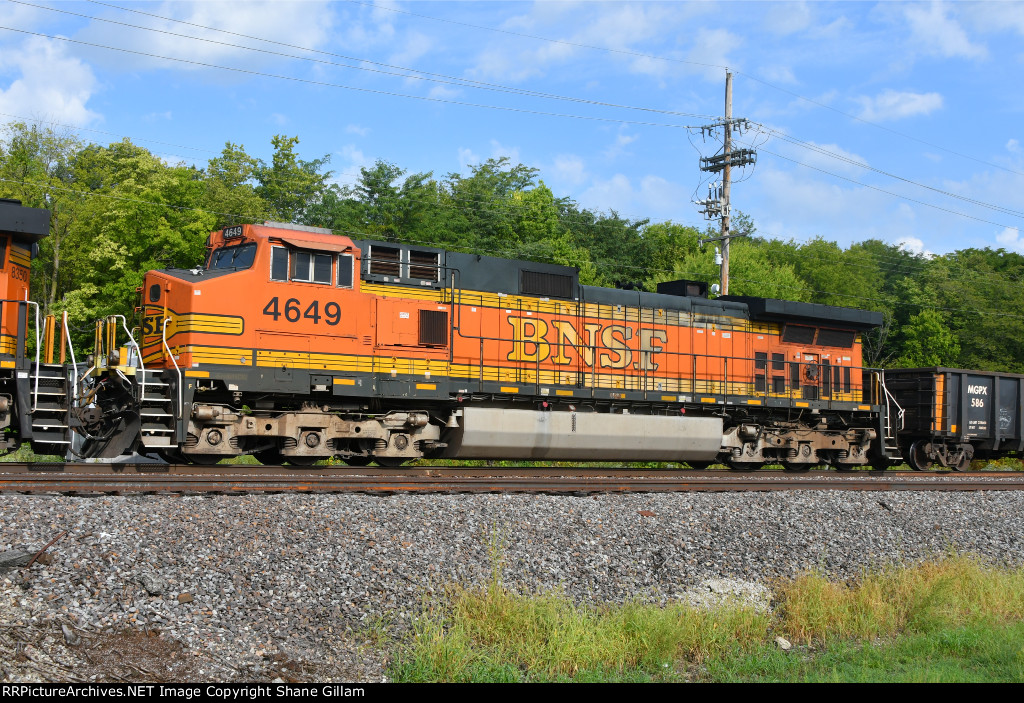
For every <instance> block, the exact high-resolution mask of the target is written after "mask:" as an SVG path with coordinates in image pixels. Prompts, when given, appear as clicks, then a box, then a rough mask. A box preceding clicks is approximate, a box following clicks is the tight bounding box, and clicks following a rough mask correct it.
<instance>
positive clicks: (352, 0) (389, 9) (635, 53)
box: [348, 0, 1024, 176]
mask: <svg viewBox="0 0 1024 703" xmlns="http://www.w3.org/2000/svg"><path fill="white" fill-rule="evenodd" d="M348 2H350V3H352V4H354V5H363V6H365V7H372V8H374V9H377V10H385V11H387V12H393V13H396V14H404V15H409V16H412V17H419V18H421V19H426V20H430V21H432V22H443V23H447V24H454V25H461V26H463V27H468V28H471V29H482V30H485V31H488V32H495V33H497V34H508V35H512V36H517V37H523V38H526V39H534V40H536V41H542V42H548V43H551V44H562V45H565V46H572V47H577V48H581V49H591V50H594V51H603V52H606V53H609V54H622V55H625V56H634V57H637V58H644V59H654V60H656V61H664V62H667V63H678V64H687V65H691V66H701V67H704V68H720V69H722V70H723V71H725V70H732V72H733V73H735V74H736V75H739V76H744V77H745V78H749V79H750V80H752V81H755V82H757V83H760V84H762V85H765V86H767V87H769V88H772V89H774V90H778V91H780V92H782V93H786V94H787V95H790V96H792V97H794V98H797V99H799V100H803V101H805V102H808V103H811V104H812V105H816V106H817V107H822V108H825V109H826V110H831V111H832V112H835V113H836V114H838V115H842V116H843V117H848V118H850V119H851V120H856V121H857V122H862V123H864V124H866V125H870V126H872V127H875V128H876V129H881V130H884V131H886V132H889V133H890V134H894V135H896V136H898V137H903V138H904V139H910V140H911V141H915V142H917V143H919V144H924V145H925V146H930V147H932V148H934V149H939V150H940V151H944V152H946V153H948V154H953V155H954V156H959V157H960V158H963V159H968V160H970V161H975V162H977V163H980V164H984V165H986V166H991V167H993V168H998V169H1000V170H1003V171H1006V172H1008V173H1013V174H1015V175H1018V176H1024V172H1021V171H1017V170H1014V169H1012V168H1008V167H1006V166H1002V165H1000V164H997V163H993V162H991V161H986V160H984V159H979V158H977V157H975V156H971V155H969V154H964V153H961V152H958V151H954V150H953V149H948V148H946V147H944V146H940V145H938V144H934V143H932V142H929V141H925V140H924V139H919V138H918V137H914V136H911V135H909V134H904V133H903V132H900V131H898V130H895V129H891V128H889V127H885V126H883V125H880V124H878V123H877V122H872V121H871V120H868V119H865V118H863V117H858V116H856V115H851V114H850V113H848V112H843V111H842V110H840V109H838V108H835V107H832V106H831V105H826V104H825V103H822V102H820V101H817V100H813V99H811V98H808V97H805V96H803V95H800V94H798V93H794V92H793V91H791V90H787V89H786V88H783V87H781V86H778V85H775V84H774V83H770V82H768V81H766V80H764V79H762V78H758V77H757V76H754V75H753V74H750V73H746V72H745V71H739V70H736V69H732V68H730V67H729V66H724V65H721V64H713V63H702V62H699V61H688V60H685V59H677V58H672V57H668V56H658V55H657V54H648V53H644V52H640V51H631V50H629V49H614V48H611V47H605V46H596V45H593V44H583V43H579V42H571V41H566V40H564V39H551V38H549V37H541V36H538V35H534V34H527V33H525V32H515V31H512V30H508V29H499V28H497V27H488V26H486V25H478V24H471V23H469V22H461V21H458V20H449V19H444V18H440V17H432V16H430V15H424V14H420V13H416V12H410V11H409V10H402V9H399V8H397V7H390V6H387V5H376V4H373V3H367V2H360V0H348Z"/></svg>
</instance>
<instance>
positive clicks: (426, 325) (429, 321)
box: [420, 310, 448, 346]
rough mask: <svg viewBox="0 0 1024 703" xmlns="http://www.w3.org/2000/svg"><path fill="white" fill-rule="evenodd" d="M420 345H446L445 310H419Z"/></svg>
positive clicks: (446, 322)
mask: <svg viewBox="0 0 1024 703" xmlns="http://www.w3.org/2000/svg"><path fill="white" fill-rule="evenodd" d="M420 344H424V345H429V346H444V345H446V344H448V312H447V311H446V310H420Z"/></svg>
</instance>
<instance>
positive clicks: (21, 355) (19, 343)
mask: <svg viewBox="0 0 1024 703" xmlns="http://www.w3.org/2000/svg"><path fill="white" fill-rule="evenodd" d="M49 232H50V211H49V210H43V209H40V208H32V207H25V206H23V205H22V204H21V201H18V200H10V199H0V428H2V429H3V435H2V436H0V452H3V451H7V450H10V449H14V448H16V447H17V446H18V444H19V443H20V441H21V440H22V439H27V438H31V436H32V419H31V415H32V412H33V405H35V404H36V402H35V401H36V397H37V396H38V388H35V393H33V384H32V383H31V381H33V380H34V379H30V376H33V373H32V370H31V367H32V360H30V359H29V358H28V357H27V355H26V349H27V341H28V339H29V333H30V329H33V328H35V326H36V325H37V324H38V323H39V314H38V306H37V305H36V304H35V303H33V302H30V301H29V280H30V277H31V266H32V259H33V258H34V257H35V254H36V251H37V248H38V243H39V241H40V240H42V239H43V238H44V237H46V236H47V235H48V234H49ZM34 376H38V372H37V373H36V374H34ZM59 378H60V375H59V374H58V375H57V379H58V380H59ZM64 410H65V411H66V408H64ZM53 424H54V425H56V421H55V422H54V423H53Z"/></svg>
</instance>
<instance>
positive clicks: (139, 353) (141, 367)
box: [111, 315, 146, 403]
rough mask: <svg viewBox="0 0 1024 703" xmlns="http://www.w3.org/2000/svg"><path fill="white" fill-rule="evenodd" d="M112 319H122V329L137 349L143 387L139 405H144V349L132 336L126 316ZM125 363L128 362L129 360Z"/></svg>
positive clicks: (116, 316) (114, 316) (141, 387)
mask: <svg viewBox="0 0 1024 703" xmlns="http://www.w3.org/2000/svg"><path fill="white" fill-rule="evenodd" d="M111 317H113V318H120V319H121V327H123V328H124V332H125V334H127V335H128V339H129V340H130V341H131V343H132V346H133V347H135V353H136V354H138V356H139V368H140V369H142V385H141V386H140V389H139V403H142V401H143V399H145V397H146V366H145V364H143V363H142V348H141V347H139V344H138V342H136V341H135V337H133V336H132V333H131V330H129V329H128V321H127V320H126V319H125V317H124V315H111ZM111 351H113V350H111ZM125 361H126V362H127V359H126V360H125Z"/></svg>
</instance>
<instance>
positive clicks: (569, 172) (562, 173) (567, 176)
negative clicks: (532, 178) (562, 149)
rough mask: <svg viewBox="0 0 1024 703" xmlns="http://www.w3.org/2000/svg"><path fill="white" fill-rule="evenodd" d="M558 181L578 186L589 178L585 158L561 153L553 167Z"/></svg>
mask: <svg viewBox="0 0 1024 703" xmlns="http://www.w3.org/2000/svg"><path fill="white" fill-rule="evenodd" d="M553 172H554V178H555V180H556V181H560V182H563V183H568V184H570V185H574V186H578V185H581V184H582V183H584V182H585V181H586V180H587V168H586V165H585V164H584V163H583V159H581V158H580V157H578V156H576V155H575V154H559V155H558V156H556V157H555V163H554V167H553Z"/></svg>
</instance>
